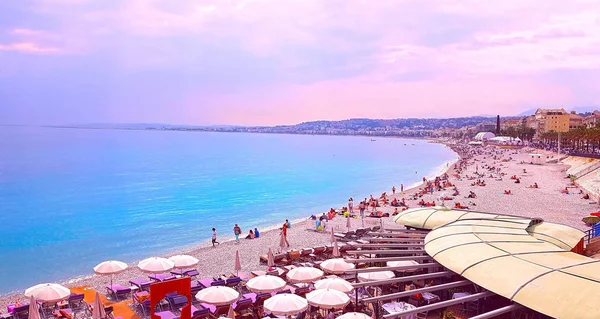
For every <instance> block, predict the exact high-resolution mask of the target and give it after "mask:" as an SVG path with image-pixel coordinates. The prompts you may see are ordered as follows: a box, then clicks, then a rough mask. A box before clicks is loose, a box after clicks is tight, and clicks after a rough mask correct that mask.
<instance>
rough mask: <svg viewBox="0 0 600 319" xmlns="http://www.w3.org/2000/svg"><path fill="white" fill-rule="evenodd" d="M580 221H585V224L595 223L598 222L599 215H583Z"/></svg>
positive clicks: (599, 220)
mask: <svg viewBox="0 0 600 319" xmlns="http://www.w3.org/2000/svg"><path fill="white" fill-rule="evenodd" d="M581 221H582V222H584V223H586V224H592V225H594V224H597V223H598V222H600V217H598V216H588V217H584V218H583V219H582V220H581Z"/></svg>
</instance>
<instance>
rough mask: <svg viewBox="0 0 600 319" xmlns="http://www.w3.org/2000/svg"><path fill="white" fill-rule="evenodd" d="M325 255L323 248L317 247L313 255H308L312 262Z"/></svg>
mask: <svg viewBox="0 0 600 319" xmlns="http://www.w3.org/2000/svg"><path fill="white" fill-rule="evenodd" d="M324 253H325V246H318V247H315V248H314V249H313V253H312V254H310V257H311V258H312V261H315V260H319V259H323V257H324V256H323V254H324Z"/></svg>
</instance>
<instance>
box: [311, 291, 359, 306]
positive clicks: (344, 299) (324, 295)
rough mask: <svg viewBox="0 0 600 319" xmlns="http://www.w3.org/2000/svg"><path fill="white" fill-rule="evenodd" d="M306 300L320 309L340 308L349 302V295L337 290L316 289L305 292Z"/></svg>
mask: <svg viewBox="0 0 600 319" xmlns="http://www.w3.org/2000/svg"><path fill="white" fill-rule="evenodd" d="M306 300H307V301H308V304H309V305H311V306H315V307H318V308H320V309H342V308H344V307H345V306H346V305H347V304H348V303H349V302H350V297H348V295H347V294H345V293H343V292H341V291H338V290H333V289H317V290H313V291H311V292H309V293H307V294H306Z"/></svg>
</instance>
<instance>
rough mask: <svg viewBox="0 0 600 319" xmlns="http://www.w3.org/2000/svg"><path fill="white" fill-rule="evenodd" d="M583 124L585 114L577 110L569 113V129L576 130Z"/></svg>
mask: <svg viewBox="0 0 600 319" xmlns="http://www.w3.org/2000/svg"><path fill="white" fill-rule="evenodd" d="M582 126H583V116H581V115H579V114H577V112H575V111H571V113H569V130H574V129H577V128H580V127H582Z"/></svg>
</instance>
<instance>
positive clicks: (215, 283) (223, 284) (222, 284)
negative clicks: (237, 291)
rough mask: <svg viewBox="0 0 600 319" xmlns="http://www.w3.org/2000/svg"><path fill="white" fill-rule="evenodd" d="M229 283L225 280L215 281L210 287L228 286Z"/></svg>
mask: <svg viewBox="0 0 600 319" xmlns="http://www.w3.org/2000/svg"><path fill="white" fill-rule="evenodd" d="M226 285H227V282H225V280H223V279H219V280H215V281H213V282H211V283H210V286H211V287H212V286H226Z"/></svg>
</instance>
